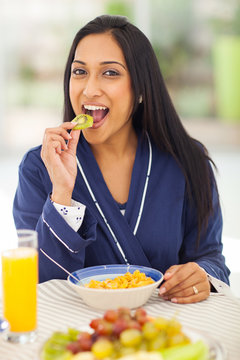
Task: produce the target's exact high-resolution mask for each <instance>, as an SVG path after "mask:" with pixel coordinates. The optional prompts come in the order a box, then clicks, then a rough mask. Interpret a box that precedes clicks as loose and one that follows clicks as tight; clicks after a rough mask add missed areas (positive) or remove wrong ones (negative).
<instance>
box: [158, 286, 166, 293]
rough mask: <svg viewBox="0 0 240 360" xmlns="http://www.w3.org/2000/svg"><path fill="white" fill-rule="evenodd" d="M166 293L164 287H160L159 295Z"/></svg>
mask: <svg viewBox="0 0 240 360" xmlns="http://www.w3.org/2000/svg"><path fill="white" fill-rule="evenodd" d="M165 292H166V288H165V287H162V288H161V289H160V290H159V294H160V295H162V294H164V293H165Z"/></svg>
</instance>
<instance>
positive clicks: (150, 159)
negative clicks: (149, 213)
mask: <svg viewBox="0 0 240 360" xmlns="http://www.w3.org/2000/svg"><path fill="white" fill-rule="evenodd" d="M146 135H147V139H148V146H149V159H148V169H147V177H146V181H145V185H144V189H143V195H142V200H141V205H140V209H139V213H138V217H137V221H136V225H135V228H134V230H133V235H136V233H137V230H138V226H139V223H140V220H141V216H142V212H143V206H144V202H145V198H146V193H147V188H148V181H149V176H150V172H151V167H152V145H151V141H150V139H149V136H148V133H146Z"/></svg>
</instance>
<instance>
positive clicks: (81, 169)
mask: <svg viewBox="0 0 240 360" xmlns="http://www.w3.org/2000/svg"><path fill="white" fill-rule="evenodd" d="M76 160H77V165H78V168H79V171H80V173H81V175H82V177H83V180H84V182H85V184H86V186H87V189H88V191H89V193H90V195H91V197H92V199H93V201H94V204H95V205H96V207H97V209H98V211H99V213H100V214H101V216H102V218H103V220H104V222H105V224H106V225H107V227H108V230H109V231H110V233H111V235H112V237H113V240H114V242H115V244H116V245H117V247H118V250H119V251H120V253H121V255H122V257H123V259H124V261H125V263H126V264H127V265H129V262H128V260H127V258H126V255H125V253H124V251H123V249H122V247H121V245H120V244H119V242H118V240H117V237H116V235H115V234H114V232H113V230H112V228H111V226H110V225H109V223H108V221H107V219H106V217H105V215H104V213H103V211H102V209H101V207H100V205H99V204H98V202H97V200H96V198H95V196H94V193H93V191H92V189H91V187H90V185H89V183H88V180H87V178H86V176H85V174H84V171H83V168H82V166H81V164H80V162H79V160H78V158H77V156H76Z"/></svg>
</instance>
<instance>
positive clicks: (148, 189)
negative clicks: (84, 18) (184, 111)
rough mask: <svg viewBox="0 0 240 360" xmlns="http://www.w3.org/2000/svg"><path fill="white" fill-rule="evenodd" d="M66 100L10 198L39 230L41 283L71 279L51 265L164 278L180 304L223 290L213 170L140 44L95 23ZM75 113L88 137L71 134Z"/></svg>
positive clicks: (85, 31) (76, 57)
mask: <svg viewBox="0 0 240 360" xmlns="http://www.w3.org/2000/svg"><path fill="white" fill-rule="evenodd" d="M64 94H65V102H64V106H65V107H64V122H63V124H62V125H60V126H58V127H56V128H51V129H47V130H46V131H45V135H44V139H43V144H42V146H41V147H40V146H39V147H37V148H34V149H32V150H30V151H29V152H28V153H27V154H26V155H25V157H24V159H23V161H22V163H21V165H20V170H19V185H18V188H17V192H16V196H15V200H14V218H15V223H16V227H17V228H33V229H36V230H37V231H38V235H39V248H40V252H39V268H40V281H46V280H48V279H51V278H65V277H66V276H65V273H64V272H63V271H62V270H61V269H59V268H58V267H57V266H56V265H55V264H53V263H52V262H51V261H50V260H49V258H48V257H50V258H52V259H54V260H56V261H57V262H58V263H60V264H61V265H62V266H63V267H65V268H66V269H68V270H69V271H74V270H76V269H79V268H82V267H88V266H93V265H100V264H111V263H127V264H128V263H130V264H139V265H145V266H150V267H153V268H156V269H159V270H160V271H162V272H163V273H165V274H164V279H165V282H164V283H163V284H162V286H161V287H160V290H159V294H160V295H161V296H162V297H163V298H164V299H166V300H171V301H172V302H178V303H192V302H197V301H201V300H203V299H206V298H207V297H208V296H209V293H210V281H211V282H212V283H214V285H215V286H216V287H217V285H216V284H219V283H221V285H220V286H223V283H222V282H221V281H220V280H222V281H223V282H225V283H228V275H229V270H228V269H227V267H226V266H225V264H224V257H223V256H222V243H221V232H222V217H221V210H220V205H219V198H218V193H217V187H216V183H215V179H214V175H213V172H212V170H211V166H210V161H211V160H210V159H209V157H208V154H207V150H206V149H205V148H204V146H203V145H202V144H200V143H199V142H196V141H195V140H193V139H192V138H191V137H190V136H189V135H188V134H187V133H186V131H185V130H184V128H183V126H182V124H181V122H180V119H179V117H178V115H177V114H176V111H175V109H174V107H173V105H172V103H171V100H170V97H169V95H168V92H167V90H166V87H165V84H164V81H163V78H162V75H161V73H160V70H159V65H158V62H157V59H156V57H155V54H154V52H153V49H152V46H151V44H150V43H149V41H148V39H147V38H146V37H145V36H144V34H143V33H142V32H141V31H140V30H138V29H137V28H136V27H135V26H133V25H132V24H130V23H129V22H128V21H127V20H126V19H125V18H123V17H119V16H108V15H104V16H100V17H97V18H96V19H94V20H93V21H91V22H89V23H88V24H87V25H86V26H84V27H83V28H82V29H81V30H80V31H79V32H78V33H77V35H76V37H75V39H74V41H73V44H72V47H71V50H70V54H69V57H68V61H67V65H66V70H65V77H64ZM80 113H86V114H90V115H92V116H93V119H94V123H93V126H92V128H87V129H84V130H82V131H80V130H72V129H73V127H74V124H73V123H71V120H72V119H73V118H74V117H75V116H76V115H77V114H80ZM209 279H210V281H209ZM216 279H218V280H216Z"/></svg>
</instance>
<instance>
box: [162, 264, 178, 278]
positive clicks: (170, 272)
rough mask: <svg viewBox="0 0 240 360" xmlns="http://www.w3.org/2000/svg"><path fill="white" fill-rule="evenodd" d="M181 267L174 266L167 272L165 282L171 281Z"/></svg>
mask: <svg viewBox="0 0 240 360" xmlns="http://www.w3.org/2000/svg"><path fill="white" fill-rule="evenodd" d="M179 267H181V265H173V266H171V267H170V268H168V269H167V270H166V271H165V274H164V280H168V279H170V278H171V277H172V276H173V274H174V273H175V271H177V269H178V268H179Z"/></svg>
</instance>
